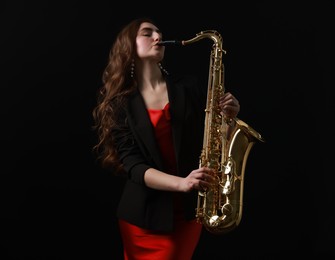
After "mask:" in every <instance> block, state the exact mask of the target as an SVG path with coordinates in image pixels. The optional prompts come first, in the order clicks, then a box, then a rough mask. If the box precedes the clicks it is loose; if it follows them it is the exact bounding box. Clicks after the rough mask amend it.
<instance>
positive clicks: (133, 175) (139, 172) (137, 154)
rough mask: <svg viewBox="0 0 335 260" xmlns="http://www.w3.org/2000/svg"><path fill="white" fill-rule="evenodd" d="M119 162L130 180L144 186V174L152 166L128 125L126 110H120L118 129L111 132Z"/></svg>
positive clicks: (115, 128)
mask: <svg viewBox="0 0 335 260" xmlns="http://www.w3.org/2000/svg"><path fill="white" fill-rule="evenodd" d="M111 134H112V136H113V140H114V145H115V147H116V150H117V153H118V157H119V160H120V162H121V164H122V165H123V168H124V170H125V171H126V172H127V174H128V178H129V179H130V180H132V181H133V182H135V183H138V184H142V185H144V184H145V183H144V173H145V171H146V170H147V169H149V168H151V166H150V165H149V164H148V163H147V161H146V160H145V158H144V157H143V155H142V153H141V150H140V147H139V146H138V144H137V141H136V139H135V137H134V135H133V132H132V131H131V128H130V126H129V124H128V120H127V113H126V110H125V108H120V109H119V111H118V113H117V127H114V128H113V129H112V132H111Z"/></svg>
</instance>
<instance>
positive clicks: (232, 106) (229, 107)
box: [220, 92, 240, 118]
mask: <svg viewBox="0 0 335 260" xmlns="http://www.w3.org/2000/svg"><path fill="white" fill-rule="evenodd" d="M220 107H221V111H222V114H223V115H224V116H226V117H229V118H235V117H236V116H237V115H238V113H239V112H240V103H239V102H238V100H237V99H236V98H235V97H234V96H233V95H232V94H231V93H230V92H227V93H224V94H223V95H222V97H221V98H220Z"/></svg>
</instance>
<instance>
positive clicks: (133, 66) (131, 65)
mask: <svg viewBox="0 0 335 260" xmlns="http://www.w3.org/2000/svg"><path fill="white" fill-rule="evenodd" d="M134 71H135V61H134V59H132V60H131V64H130V77H131V78H134Z"/></svg>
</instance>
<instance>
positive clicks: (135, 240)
mask: <svg viewBox="0 0 335 260" xmlns="http://www.w3.org/2000/svg"><path fill="white" fill-rule="evenodd" d="M148 112H149V115H150V119H151V122H152V125H153V126H154V129H155V136H156V139H157V142H158V144H159V148H160V150H161V153H162V157H163V161H164V165H165V167H166V171H167V172H168V173H170V174H174V175H177V170H176V169H177V168H176V159H175V154H174V147H173V140H172V130H171V125H170V119H171V117H170V112H169V104H167V105H166V106H165V107H164V109H162V110H155V109H148ZM174 195H175V196H174V203H175V204H174V205H175V219H174V221H175V229H174V231H173V232H171V233H162V232H155V231H151V230H146V229H143V228H139V227H137V226H135V225H132V224H130V223H127V222H125V221H123V220H119V226H120V231H121V236H122V240H123V246H124V259H125V260H156V259H157V260H191V259H192V255H193V252H194V249H195V247H196V245H197V243H198V241H199V238H200V234H201V230H202V225H201V224H199V223H197V222H196V220H193V221H186V220H184V219H183V214H182V213H183V212H182V207H181V204H180V201H181V200H180V199H178V196H179V195H180V193H175V194H174Z"/></svg>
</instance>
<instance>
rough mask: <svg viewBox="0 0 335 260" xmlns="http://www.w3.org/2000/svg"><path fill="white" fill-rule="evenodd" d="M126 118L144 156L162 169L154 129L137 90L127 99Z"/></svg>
mask: <svg viewBox="0 0 335 260" xmlns="http://www.w3.org/2000/svg"><path fill="white" fill-rule="evenodd" d="M128 120H129V124H130V125H131V126H132V127H133V129H134V131H135V133H136V135H137V136H138V137H139V139H140V141H141V143H140V144H139V146H140V147H142V148H144V149H142V150H144V151H145V152H146V153H147V154H146V156H147V157H148V158H151V159H152V160H153V161H154V162H155V163H156V165H157V166H158V168H160V169H162V168H163V163H162V158H161V156H160V152H159V148H158V146H157V144H156V140H155V133H154V129H153V127H152V124H151V122H150V118H149V115H148V112H147V110H146V107H145V104H144V101H143V98H142V96H141V94H140V92H139V91H136V93H135V94H134V95H133V96H132V98H130V100H129V113H128Z"/></svg>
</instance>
